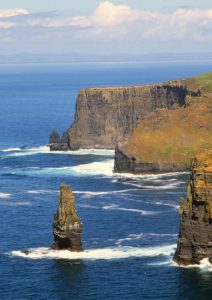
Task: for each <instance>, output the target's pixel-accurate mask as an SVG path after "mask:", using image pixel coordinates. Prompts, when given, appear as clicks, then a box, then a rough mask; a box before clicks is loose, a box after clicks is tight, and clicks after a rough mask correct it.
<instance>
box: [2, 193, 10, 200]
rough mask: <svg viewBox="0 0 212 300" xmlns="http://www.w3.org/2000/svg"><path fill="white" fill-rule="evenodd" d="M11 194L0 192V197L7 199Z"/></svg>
mask: <svg viewBox="0 0 212 300" xmlns="http://www.w3.org/2000/svg"><path fill="white" fill-rule="evenodd" d="M11 196H12V195H11V194H9V193H1V192H0V199H9V198H11Z"/></svg>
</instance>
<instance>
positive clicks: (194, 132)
mask: <svg viewBox="0 0 212 300" xmlns="http://www.w3.org/2000/svg"><path fill="white" fill-rule="evenodd" d="M186 86H187V90H190V91H192V90H193V91H195V90H196V91H199V93H197V92H196V93H194V92H193V93H190V94H187V96H186V98H185V103H186V105H185V106H183V107H176V108H175V109H172V110H168V109H157V110H155V111H153V112H151V113H149V114H148V115H146V116H145V117H144V118H143V119H142V120H141V121H140V122H139V123H138V125H137V127H136V128H135V129H134V130H133V133H132V135H131V137H130V138H129V139H128V140H127V141H125V142H121V143H119V145H118V146H117V148H116V152H115V165H114V170H115V172H126V173H157V172H158V173H161V172H172V171H185V170H189V167H190V165H189V164H190V158H191V157H194V156H195V155H197V154H198V153H201V152H207V151H208V150H210V149H212V121H211V120H212V73H208V74H204V75H202V76H199V77H196V78H192V79H187V80H186Z"/></svg>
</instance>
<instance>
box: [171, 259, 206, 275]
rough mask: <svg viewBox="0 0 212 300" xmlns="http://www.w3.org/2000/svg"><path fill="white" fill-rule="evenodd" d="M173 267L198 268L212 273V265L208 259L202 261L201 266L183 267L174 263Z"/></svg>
mask: <svg viewBox="0 0 212 300" xmlns="http://www.w3.org/2000/svg"><path fill="white" fill-rule="evenodd" d="M172 264H173V266H175V267H180V268H198V269H200V270H202V271H208V272H212V264H211V263H210V262H209V259H208V258H203V259H202V260H201V261H200V264H199V265H188V266H183V265H178V264H177V263H176V262H174V261H173V262H172Z"/></svg>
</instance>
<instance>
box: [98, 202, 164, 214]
mask: <svg viewBox="0 0 212 300" xmlns="http://www.w3.org/2000/svg"><path fill="white" fill-rule="evenodd" d="M102 209H104V210H121V211H129V212H135V213H140V214H141V215H156V214H158V213H159V212H155V211H148V210H142V209H135V208H125V207H120V206H118V205H116V204H108V205H105V206H103V207H102Z"/></svg>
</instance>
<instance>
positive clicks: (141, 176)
mask: <svg viewBox="0 0 212 300" xmlns="http://www.w3.org/2000/svg"><path fill="white" fill-rule="evenodd" d="M183 174H189V172H169V173H159V174H131V173H115V175H116V177H120V178H123V177H126V178H131V179H133V180H139V179H143V180H145V179H146V180H155V179H156V180H158V179H160V178H164V177H178V176H180V175H183Z"/></svg>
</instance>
